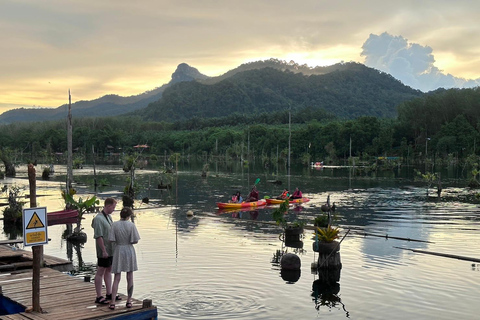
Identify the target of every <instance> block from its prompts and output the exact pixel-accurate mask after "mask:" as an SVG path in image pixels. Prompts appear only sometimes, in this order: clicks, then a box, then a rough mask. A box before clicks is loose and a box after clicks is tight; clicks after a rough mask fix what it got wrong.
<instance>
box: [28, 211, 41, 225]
mask: <svg viewBox="0 0 480 320" xmlns="http://www.w3.org/2000/svg"><path fill="white" fill-rule="evenodd" d="M36 228H45V225H44V224H43V223H42V220H40V218H39V217H38V214H37V212H34V213H33V216H32V218H31V219H30V222H28V224H27V229H36Z"/></svg>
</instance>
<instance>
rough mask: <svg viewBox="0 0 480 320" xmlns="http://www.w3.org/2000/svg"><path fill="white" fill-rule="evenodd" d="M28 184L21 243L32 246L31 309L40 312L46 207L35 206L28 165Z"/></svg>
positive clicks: (32, 170) (32, 175) (32, 177)
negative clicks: (28, 205) (28, 203)
mask: <svg viewBox="0 0 480 320" xmlns="http://www.w3.org/2000/svg"><path fill="white" fill-rule="evenodd" d="M28 182H29V184H30V208H29V209H23V245H24V246H33V247H32V252H33V270H32V311H35V312H42V308H41V307H40V268H41V267H42V266H43V245H44V244H47V243H48V230H47V225H48V223H47V208H46V207H41V208H36V206H37V187H36V177H35V167H34V166H33V165H32V164H29V165H28Z"/></svg>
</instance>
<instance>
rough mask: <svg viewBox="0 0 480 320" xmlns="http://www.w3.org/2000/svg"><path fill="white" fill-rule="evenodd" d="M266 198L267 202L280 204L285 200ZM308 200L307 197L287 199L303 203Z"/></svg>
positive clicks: (290, 201) (291, 201)
mask: <svg viewBox="0 0 480 320" xmlns="http://www.w3.org/2000/svg"><path fill="white" fill-rule="evenodd" d="M266 200H267V204H280V203H282V202H284V201H285V200H282V199H266ZM308 201H310V199H308V198H298V199H292V200H288V202H289V203H304V202H308Z"/></svg>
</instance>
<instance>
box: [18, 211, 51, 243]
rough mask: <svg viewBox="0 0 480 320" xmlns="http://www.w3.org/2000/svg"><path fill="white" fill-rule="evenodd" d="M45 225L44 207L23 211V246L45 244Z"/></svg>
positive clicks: (46, 232) (46, 237) (46, 239)
mask: <svg viewBox="0 0 480 320" xmlns="http://www.w3.org/2000/svg"><path fill="white" fill-rule="evenodd" d="M47 225H48V223H47V208H46V207H38V208H29V209H23V245H24V246H37V245H42V244H47V243H48V230H47Z"/></svg>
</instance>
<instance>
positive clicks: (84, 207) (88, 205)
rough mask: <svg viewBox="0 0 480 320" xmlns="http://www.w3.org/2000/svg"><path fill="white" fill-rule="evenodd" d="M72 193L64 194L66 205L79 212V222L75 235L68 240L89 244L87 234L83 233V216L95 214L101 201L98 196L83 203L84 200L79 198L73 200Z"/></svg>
mask: <svg viewBox="0 0 480 320" xmlns="http://www.w3.org/2000/svg"><path fill="white" fill-rule="evenodd" d="M70 193H75V191H73V192H72V191H71V192H70ZM70 193H65V192H62V195H63V196H64V199H65V203H66V206H67V207H68V208H70V209H76V210H78V220H77V227H76V228H75V230H74V231H73V233H72V234H71V235H70V236H69V237H68V238H67V240H69V241H73V242H82V243H84V242H87V234H86V233H85V232H83V231H82V230H83V228H82V219H83V218H82V217H83V214H84V213H85V212H93V211H94V210H95V206H96V205H98V204H100V201H99V200H98V199H97V197H96V196H93V197H91V198H87V199H86V200H85V201H83V199H82V198H79V199H78V201H76V200H75V199H74V198H73V195H71V194H70Z"/></svg>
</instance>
